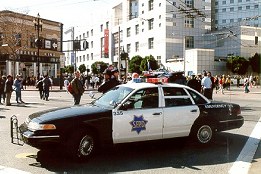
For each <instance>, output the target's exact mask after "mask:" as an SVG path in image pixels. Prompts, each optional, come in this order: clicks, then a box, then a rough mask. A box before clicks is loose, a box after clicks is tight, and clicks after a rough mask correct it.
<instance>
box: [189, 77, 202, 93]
mask: <svg viewBox="0 0 261 174" xmlns="http://www.w3.org/2000/svg"><path fill="white" fill-rule="evenodd" d="M187 85H188V86H189V87H191V88H192V89H195V90H197V91H198V92H199V93H200V92H201V81H200V80H197V79H196V75H194V74H193V75H191V79H190V80H189V81H188V83H187Z"/></svg>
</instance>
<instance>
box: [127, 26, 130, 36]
mask: <svg viewBox="0 0 261 174" xmlns="http://www.w3.org/2000/svg"><path fill="white" fill-rule="evenodd" d="M130 36H131V28H127V37H130Z"/></svg>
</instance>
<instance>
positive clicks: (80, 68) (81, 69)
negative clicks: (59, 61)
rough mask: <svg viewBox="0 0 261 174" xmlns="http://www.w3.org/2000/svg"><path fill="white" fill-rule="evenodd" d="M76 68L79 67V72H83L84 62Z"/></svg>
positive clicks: (84, 68)
mask: <svg viewBox="0 0 261 174" xmlns="http://www.w3.org/2000/svg"><path fill="white" fill-rule="evenodd" d="M78 69H79V71H80V73H84V72H85V71H86V66H85V64H81V65H80V66H79V68H78Z"/></svg>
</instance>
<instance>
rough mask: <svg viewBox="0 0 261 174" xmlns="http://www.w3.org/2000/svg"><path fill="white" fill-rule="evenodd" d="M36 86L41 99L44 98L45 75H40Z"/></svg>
mask: <svg viewBox="0 0 261 174" xmlns="http://www.w3.org/2000/svg"><path fill="white" fill-rule="evenodd" d="M36 87H37V88H38V91H39V95H40V99H44V91H43V77H40V79H39V80H38V82H37V83H36Z"/></svg>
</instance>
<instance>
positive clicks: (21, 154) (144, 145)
mask: <svg viewBox="0 0 261 174" xmlns="http://www.w3.org/2000/svg"><path fill="white" fill-rule="evenodd" d="M250 91H251V92H250V93H248V94H246V93H244V92H243V88H236V87H232V89H231V91H225V94H224V95H222V94H221V93H219V94H215V92H214V95H213V98H214V100H217V101H227V102H233V103H237V104H239V105H240V106H241V110H242V115H243V116H244V118H245V123H244V125H243V126H242V127H241V128H240V129H235V130H231V131H226V132H222V133H218V134H217V135H216V137H215V141H214V143H213V144H211V145H208V146H199V145H196V143H194V142H193V141H191V140H190V139H189V138H176V139H171V140H164V141H151V142H141V143H130V144H124V145H116V146H115V147H106V148H104V149H101V150H100V151H99V153H98V154H97V155H96V156H94V157H93V158H92V159H91V160H89V161H86V162H76V161H73V160H71V159H69V158H67V156H65V155H64V153H63V152H62V151H59V150H57V151H55V152H54V151H39V150H38V149H35V148H33V147H30V146H28V145H23V146H19V145H15V144H12V143H11V139H10V118H11V116H12V115H16V116H17V118H18V121H19V124H21V123H23V122H24V121H25V119H26V117H27V116H28V115H29V114H31V113H34V112H37V111H41V110H45V109H50V108H57V107H66V106H71V105H73V98H72V96H71V95H70V94H68V93H66V92H64V91H63V92H60V91H59V90H54V89H53V91H51V93H50V98H49V101H44V100H41V99H40V98H39V94H38V91H35V90H28V89H27V90H24V91H22V99H23V100H24V101H25V104H16V103H14V101H15V93H13V95H12V98H11V103H12V104H13V105H12V106H5V105H0V139H1V149H0V153H1V158H0V174H2V172H1V171H4V170H3V169H7V170H9V169H10V170H14V173H17V174H19V173H32V174H34V173H37V174H46V173H77V174H78V173H217V174H221V173H222V174H223V173H228V172H229V171H230V170H231V168H232V166H233V164H234V162H235V161H236V160H237V158H238V156H239V154H240V153H241V151H242V149H243V147H244V146H245V143H246V142H247V140H248V138H249V135H250V134H251V132H252V131H253V129H254V127H255V126H256V124H257V122H258V120H259V119H260V115H261V105H260V101H261V100H260V96H261V88H252V89H250ZM95 94H96V96H99V95H100V93H96V92H95ZM92 100H93V99H91V98H90V97H89V95H88V91H86V92H85V93H84V95H83V97H82V100H81V104H84V103H89V102H91V101H92ZM260 158H261V156H260V153H259V154H256V155H255V157H254V160H256V161H258V160H259V159H260ZM16 169H17V170H19V171H16Z"/></svg>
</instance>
